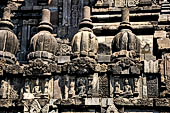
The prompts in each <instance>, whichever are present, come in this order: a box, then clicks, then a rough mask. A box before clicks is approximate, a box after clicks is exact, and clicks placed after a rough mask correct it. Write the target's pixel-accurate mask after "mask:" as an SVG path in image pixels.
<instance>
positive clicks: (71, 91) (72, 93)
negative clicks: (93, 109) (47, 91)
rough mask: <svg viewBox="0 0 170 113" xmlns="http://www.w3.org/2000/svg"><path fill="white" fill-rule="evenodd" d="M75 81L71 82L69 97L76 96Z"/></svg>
mask: <svg viewBox="0 0 170 113" xmlns="http://www.w3.org/2000/svg"><path fill="white" fill-rule="evenodd" d="M75 93H76V91H75V82H74V81H71V83H70V90H69V97H71V98H72V97H74V96H75Z"/></svg>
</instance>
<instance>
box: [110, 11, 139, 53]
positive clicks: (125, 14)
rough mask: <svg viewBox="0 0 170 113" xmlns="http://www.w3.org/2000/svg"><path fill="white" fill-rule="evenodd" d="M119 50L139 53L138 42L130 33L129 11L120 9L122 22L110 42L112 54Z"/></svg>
mask: <svg viewBox="0 0 170 113" xmlns="http://www.w3.org/2000/svg"><path fill="white" fill-rule="evenodd" d="M121 50H127V51H135V52H136V53H139V52H140V40H139V39H138V38H137V36H136V35H135V34H134V33H133V32H132V28H131V26H130V23H129V9H128V8H123V9H122V22H121V24H120V26H119V33H118V34H117V35H116V36H115V37H114V39H113V41H112V52H113V53H114V52H118V51H121Z"/></svg>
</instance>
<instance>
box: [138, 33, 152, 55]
mask: <svg viewBox="0 0 170 113" xmlns="http://www.w3.org/2000/svg"><path fill="white" fill-rule="evenodd" d="M138 38H139V39H140V40H141V54H152V53H153V36H150V35H148V36H139V37H138Z"/></svg>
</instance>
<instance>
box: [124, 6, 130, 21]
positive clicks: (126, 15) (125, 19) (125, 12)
mask: <svg viewBox="0 0 170 113" xmlns="http://www.w3.org/2000/svg"><path fill="white" fill-rule="evenodd" d="M122 22H123V23H129V9H128V8H122Z"/></svg>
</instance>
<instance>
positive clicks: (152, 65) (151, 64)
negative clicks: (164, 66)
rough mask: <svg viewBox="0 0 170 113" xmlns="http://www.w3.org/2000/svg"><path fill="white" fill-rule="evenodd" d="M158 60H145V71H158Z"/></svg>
mask: <svg viewBox="0 0 170 113" xmlns="http://www.w3.org/2000/svg"><path fill="white" fill-rule="evenodd" d="M158 71H159V68H158V61H153V60H150V61H146V60H144V73H158Z"/></svg>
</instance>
